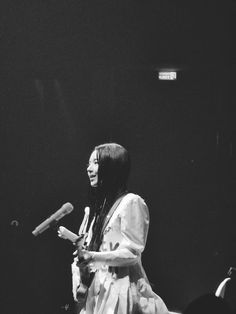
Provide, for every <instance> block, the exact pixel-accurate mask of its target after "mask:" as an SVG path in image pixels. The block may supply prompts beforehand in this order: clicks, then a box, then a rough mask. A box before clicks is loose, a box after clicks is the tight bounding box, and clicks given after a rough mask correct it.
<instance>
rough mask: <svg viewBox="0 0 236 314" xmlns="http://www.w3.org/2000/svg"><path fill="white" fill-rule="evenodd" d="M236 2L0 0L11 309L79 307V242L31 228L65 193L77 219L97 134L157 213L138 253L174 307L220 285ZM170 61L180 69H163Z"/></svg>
mask: <svg viewBox="0 0 236 314" xmlns="http://www.w3.org/2000/svg"><path fill="white" fill-rule="evenodd" d="M234 11H235V3H234V2H233V1H228V2H225V3H224V6H223V5H222V4H220V3H219V4H218V3H214V7H213V6H212V3H211V1H206V2H205V4H204V6H201V5H200V4H196V3H195V4H194V5H193V4H192V5H189V4H188V3H184V2H183V3H182V6H178V5H177V4H175V3H172V2H171V1H166V2H162V1H160V2H157V1H156V2H154V1H150V2H149V3H148V4H144V3H143V2H142V1H136V2H133V1H126V2H123V1H120V2H119V3H118V2H115V1H94V2H82V1H81V2H79V3H78V2H73V1H72V2H70V3H69V2H66V1H59V2H57V3H55V2H54V1H51V2H47V3H46V2H37V3H32V4H31V5H29V4H24V3H13V2H11V4H8V5H7V6H5V7H4V10H3V11H2V12H3V13H4V14H2V18H1V22H2V23H1V25H2V30H3V31H2V39H3V45H2V52H3V54H2V58H1V69H2V70H1V80H0V84H1V87H0V88H1V93H0V103H1V165H2V171H1V192H0V194H1V198H0V202H1V209H2V210H1V243H2V261H3V263H4V265H3V267H2V273H3V275H2V279H3V284H2V287H3V288H4V289H3V290H4V291H3V292H4V295H3V298H2V300H3V301H2V308H4V313H13V312H14V313H19V314H27V313H32V312H34V313H35V314H44V313H45V314H47V313H51V314H52V313H64V312H70V311H72V296H71V275H70V263H71V261H72V252H73V247H72V246H71V245H70V243H68V242H66V241H62V240H61V239H59V238H57V237H56V233H55V231H53V230H47V231H45V232H44V233H43V234H42V235H40V236H38V237H36V238H35V237H33V235H32V234H31V232H32V230H33V229H34V227H35V226H36V225H38V224H39V223H40V222H41V221H42V220H44V219H45V218H46V217H47V216H49V215H50V214H51V213H53V212H54V211H56V210H57V209H59V208H60V206H61V205H62V204H63V203H65V202H67V201H69V202H71V203H72V204H73V205H74V206H75V210H74V211H73V213H71V214H70V215H69V216H67V217H65V218H64V219H63V221H62V224H63V225H65V226H67V227H69V228H70V229H72V230H74V231H77V229H78V226H79V222H80V221H81V218H82V215H83V209H84V207H85V205H86V190H87V184H88V182H87V178H86V171H85V169H86V163H87V159H88V156H89V153H90V152H91V150H92V148H93V146H94V145H96V144H99V143H101V142H106V141H116V142H119V143H121V144H123V145H124V146H125V147H127V148H128V149H129V151H130V153H131V157H132V175H131V178H130V190H132V191H134V192H136V193H139V194H140V195H142V196H143V197H144V199H145V200H146V202H147V204H148V205H149V209H150V215H151V225H150V232H149V238H148V243H147V247H146V250H145V252H144V255H143V264H144V267H145V269H146V272H147V274H148V277H149V279H150V281H151V282H152V284H153V287H154V290H155V291H156V292H157V293H158V294H159V295H161V296H162V297H163V299H164V300H165V302H166V303H167V305H168V306H169V308H170V309H172V310H174V309H176V310H182V309H183V308H184V306H185V305H186V304H187V303H188V302H189V301H190V300H192V299H193V298H195V297H196V296H198V295H200V294H203V293H206V292H214V291H215V289H216V287H217V285H218V284H219V282H220V281H221V280H222V279H223V278H224V277H225V276H226V273H227V270H228V268H229V267H230V266H235V265H236V254H235V235H236V234H235V220H234V216H235V214H234V210H235V208H234V207H235V151H234V150H235V114H234V82H235V80H234V71H235V63H234V53H233V48H232V46H231V45H232V42H233V32H232V29H233V22H232V21H233V19H232V16H233V14H234ZM166 67H167V68H174V69H177V75H178V79H177V80H176V81H159V80H158V73H157V72H158V69H162V68H166ZM66 305H69V308H68V309H67V307H66Z"/></svg>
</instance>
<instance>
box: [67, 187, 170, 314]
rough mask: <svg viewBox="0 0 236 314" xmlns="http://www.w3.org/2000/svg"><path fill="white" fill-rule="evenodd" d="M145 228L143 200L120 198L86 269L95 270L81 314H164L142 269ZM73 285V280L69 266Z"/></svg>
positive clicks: (73, 265) (147, 213) (131, 195)
mask: <svg viewBox="0 0 236 314" xmlns="http://www.w3.org/2000/svg"><path fill="white" fill-rule="evenodd" d="M108 215H109V213H108ZM148 227H149V212H148V207H147V205H146V204H145V202H144V200H143V199H142V198H141V197H140V196H138V195H136V194H133V193H128V194H127V195H125V196H124V197H123V199H122V200H121V202H120V204H119V205H118V207H117V208H116V209H115V211H114V212H113V213H112V215H111V218H110V220H109V222H108V224H107V225H106V227H105V229H104V231H103V241H102V245H101V247H100V250H99V252H93V253H94V261H93V263H92V264H91V265H90V266H91V267H92V268H93V269H94V270H96V272H95V275H94V279H93V281H92V283H91V285H90V287H89V290H88V295H87V299H86V304H85V306H84V308H83V309H82V310H81V312H80V313H81V314H134V313H135V314H136V313H137V314H138V313H140V314H141V313H142V314H167V313H169V312H168V309H167V307H166V305H165V303H164V302H163V300H162V299H161V298H160V297H159V296H158V295H157V294H155V293H154V292H153V290H152V288H151V286H150V284H149V282H148V279H147V277H146V274H145V271H144V269H143V267H142V262H141V254H142V252H143V250H144V248H145V244H146V239H147V234H148ZM72 270H73V274H74V275H73V282H74V283H75V282H76V280H77V283H78V282H79V280H78V278H77V279H76V273H77V274H78V271H77V272H76V271H75V263H74V264H72Z"/></svg>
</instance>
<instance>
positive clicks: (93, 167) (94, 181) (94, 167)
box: [87, 150, 98, 187]
mask: <svg viewBox="0 0 236 314" xmlns="http://www.w3.org/2000/svg"><path fill="white" fill-rule="evenodd" d="M87 173H88V177H89V180H90V185H91V186H92V187H97V186H98V156H97V151H96V150H95V151H93V152H92V154H91V156H90V158H89V164H88V168H87Z"/></svg>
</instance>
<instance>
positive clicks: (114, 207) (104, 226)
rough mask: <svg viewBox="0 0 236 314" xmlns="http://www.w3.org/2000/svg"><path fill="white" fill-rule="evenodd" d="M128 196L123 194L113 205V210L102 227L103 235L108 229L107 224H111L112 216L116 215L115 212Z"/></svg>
mask: <svg viewBox="0 0 236 314" xmlns="http://www.w3.org/2000/svg"><path fill="white" fill-rule="evenodd" d="M126 195H127V193H124V194H122V195H121V196H120V197H119V198H118V199H117V200H116V201H115V203H114V204H113V206H112V207H111V209H110V210H109V212H108V214H107V216H106V219H105V222H104V225H103V227H102V232H101V234H103V232H104V230H105V229H106V226H107V224H108V223H109V221H110V219H111V217H112V215H113V214H114V212H115V210H116V209H117V207H118V206H119V204H120V202H121V201H122V199H123V198H124V197H125V196H126Z"/></svg>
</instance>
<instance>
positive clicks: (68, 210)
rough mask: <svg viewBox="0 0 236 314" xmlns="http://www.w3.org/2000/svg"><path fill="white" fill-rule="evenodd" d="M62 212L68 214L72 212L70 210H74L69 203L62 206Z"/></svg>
mask: <svg viewBox="0 0 236 314" xmlns="http://www.w3.org/2000/svg"><path fill="white" fill-rule="evenodd" d="M62 209H63V212H65V213H67V214H69V213H71V212H72V210H73V209H74V207H73V205H72V204H71V203H65V204H64V205H63V206H62Z"/></svg>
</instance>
